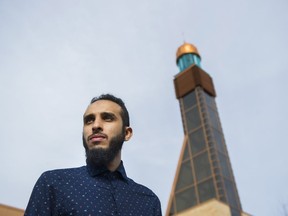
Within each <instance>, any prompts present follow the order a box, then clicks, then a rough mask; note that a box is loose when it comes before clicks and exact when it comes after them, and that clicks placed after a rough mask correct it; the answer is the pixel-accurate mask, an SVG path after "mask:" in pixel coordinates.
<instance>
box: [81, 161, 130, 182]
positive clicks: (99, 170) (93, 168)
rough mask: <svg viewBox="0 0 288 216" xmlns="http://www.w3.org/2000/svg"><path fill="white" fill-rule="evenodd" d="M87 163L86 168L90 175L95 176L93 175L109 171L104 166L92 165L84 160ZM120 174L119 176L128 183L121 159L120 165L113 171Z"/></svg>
mask: <svg viewBox="0 0 288 216" xmlns="http://www.w3.org/2000/svg"><path fill="white" fill-rule="evenodd" d="M86 164H87V170H88V173H89V175H90V176H92V177H95V176H99V175H101V174H104V173H110V172H111V171H109V170H108V169H107V167H106V166H99V167H96V166H93V165H92V164H91V163H89V162H88V161H86ZM114 172H117V173H119V174H120V176H121V177H122V178H123V179H124V180H125V181H126V182H127V183H128V182H129V181H128V177H127V175H126V171H125V168H124V165H123V161H121V163H120V165H119V166H118V168H117V169H116V170H115V171H114Z"/></svg>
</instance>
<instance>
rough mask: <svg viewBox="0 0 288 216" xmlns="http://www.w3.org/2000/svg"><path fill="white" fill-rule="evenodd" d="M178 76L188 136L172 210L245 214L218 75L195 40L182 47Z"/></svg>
mask: <svg viewBox="0 0 288 216" xmlns="http://www.w3.org/2000/svg"><path fill="white" fill-rule="evenodd" d="M176 55H177V60H176V61H177V65H178V67H179V70H180V72H179V73H178V74H177V75H176V76H175V78H174V86H175V92H176V97H177V99H178V100H179V103H180V110H181V116H182V122H183V128H184V135H185V137H184V142H183V146H182V150H181V154H180V158H179V162H178V167H177V171H176V175H175V179H174V183H173V186H172V191H171V195H170V200H169V203H168V207H167V212H166V216H169V215H177V216H188V215H191V216H197V215H199V216H200V215H201V216H202V215H208V216H209V215H215V216H218V215H219V216H226V215H227V216H230V215H231V216H243V215H247V214H245V213H243V212H242V207H241V203H240V199H239V196H238V192H237V188H236V183H235V180H234V176H233V171H232V167H231V164H230V160H229V156H228V151H227V148H226V144H225V139H224V135H223V131H222V128H221V123H220V119H219V115H218V111H217V106H216V103H215V97H216V92H215V89H214V85H213V80H212V78H211V77H210V76H209V74H208V73H206V72H205V71H204V70H203V69H202V68H201V65H200V62H201V57H200V55H199V52H198V50H197V48H196V47H195V46H193V45H192V44H188V43H184V44H183V45H182V46H180V47H179V48H178V51H177V54H176Z"/></svg>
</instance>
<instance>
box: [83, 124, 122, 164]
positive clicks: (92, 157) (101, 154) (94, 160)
mask: <svg viewBox="0 0 288 216" xmlns="http://www.w3.org/2000/svg"><path fill="white" fill-rule="evenodd" d="M82 139H83V146H84V148H85V152H86V161H87V164H90V165H92V166H96V167H101V166H107V165H108V164H109V163H111V162H112V161H113V160H114V158H115V157H116V156H117V154H118V153H119V152H120V150H121V149H122V146H123V143H124V140H125V128H124V129H123V131H122V133H121V134H119V135H117V136H115V137H113V138H112V139H111V141H110V143H109V146H108V148H105V149H104V148H93V149H89V148H88V145H87V142H86V140H85V138H84V135H83V136H82Z"/></svg>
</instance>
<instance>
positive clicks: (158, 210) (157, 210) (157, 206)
mask: <svg viewBox="0 0 288 216" xmlns="http://www.w3.org/2000/svg"><path fill="white" fill-rule="evenodd" d="M154 216H162V211H161V203H160V200H159V198H158V197H157V199H156V204H155V210H154Z"/></svg>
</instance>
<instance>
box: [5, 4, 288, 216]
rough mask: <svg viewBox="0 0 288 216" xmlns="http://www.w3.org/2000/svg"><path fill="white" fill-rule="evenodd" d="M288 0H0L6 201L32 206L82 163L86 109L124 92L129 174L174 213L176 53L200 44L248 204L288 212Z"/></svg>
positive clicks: (248, 208) (255, 211) (178, 139)
mask: <svg viewBox="0 0 288 216" xmlns="http://www.w3.org/2000/svg"><path fill="white" fill-rule="evenodd" d="M287 11H288V2H287V1H286V0H254V1H251V0H241V1H228V0H218V1H213V0H202V1H195V0H177V1H176V0H165V1H164V0H146V1H132V0H118V1H99V0H94V1H92V0H84V1H76V0H69V1H68V0H62V1H56V0H50V1H47V0H46V1H45V0H44V1H37V0H34V1H33V0H27V1H20V0H12V1H10V0H0V100H1V105H0V122H1V123H0V171H1V178H0V203H2V204H6V205H11V206H14V207H18V208H22V209H24V208H25V207H26V205H27V202H28V200H29V197H30V194H31V191H32V188H33V186H34V184H35V182H36V180H37V179H38V177H39V176H40V175H41V173H43V172H44V171H46V170H51V169H59V168H67V167H78V166H82V165H84V164H85V153H84V148H83V146H82V140H81V136H82V115H83V113H84V111H85V109H86V107H87V105H88V103H89V101H90V99H91V98H92V97H94V96H97V95H100V94H102V93H112V94H114V95H116V96H118V97H121V98H122V99H123V100H124V101H125V103H126V105H127V108H128V110H129V112H130V117H131V126H132V127H133V129H134V135H133V137H132V139H131V140H130V141H129V142H125V143H124V147H123V155H122V156H123V158H122V159H123V161H124V165H125V168H126V172H127V174H128V176H129V177H130V178H132V179H134V180H135V181H136V182H139V183H141V184H144V185H146V186H148V187H149V188H151V189H152V190H153V191H154V192H155V193H156V194H157V195H158V196H159V198H160V201H161V203H162V210H163V213H165V212H166V208H167V204H168V199H169V196H170V192H171V187H172V184H173V180H174V175H175V171H176V167H177V163H178V159H179V156H180V150H181V147H182V143H183V139H184V134H183V128H182V121H181V115H180V109H179V103H178V101H177V99H176V97H175V92H174V85H173V79H174V76H175V75H176V74H177V73H178V68H177V66H176V51H177V48H178V47H179V46H181V45H182V44H183V42H184V41H186V42H189V43H192V44H194V45H195V46H196V47H197V48H198V51H199V53H200V55H201V57H202V62H201V65H202V68H203V69H204V70H205V71H206V72H208V73H209V74H210V75H211V76H212V78H213V81H214V85H215V89H216V93H217V97H216V103H217V106H218V111H219V115H220V119H221V123H222V128H223V131H224V136H225V140H226V144H227V148H228V152H229V156H230V160H231V164H232V168H233V171H234V176H235V180H236V184H237V188H238V192H239V196H240V199H241V203H242V207H243V210H244V211H245V212H247V213H250V214H252V215H256V216H271V215H273V216H278V215H279V216H280V215H285V208H286V210H287V211H288V187H287V182H288V168H287V164H288V159H287V157H288V156H287V152H288V143H287V136H286V134H287V121H288V114H287V110H288V98H287V92H288V85H287V82H288V75H287V74H288V61H287V50H288V40H287V38H288V13H287Z"/></svg>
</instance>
